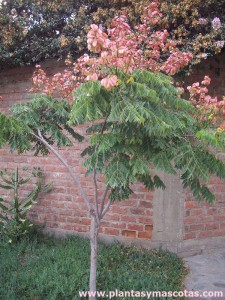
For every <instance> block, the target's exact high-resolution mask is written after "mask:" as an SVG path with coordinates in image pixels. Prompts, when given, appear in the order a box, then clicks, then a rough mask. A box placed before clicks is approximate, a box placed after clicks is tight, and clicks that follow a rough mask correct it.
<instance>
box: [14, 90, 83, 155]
mask: <svg viewBox="0 0 225 300" xmlns="http://www.w3.org/2000/svg"><path fill="white" fill-rule="evenodd" d="M11 113H12V117H13V119H14V120H16V121H17V122H18V123H19V124H20V126H21V127H22V131H23V133H24V134H26V139H27V140H28V141H29V142H30V144H29V145H28V147H27V148H24V146H23V141H22V135H21V134H19V135H18V137H17V139H18V143H17V146H16V147H15V148H17V150H18V151H19V152H20V153H21V152H24V150H29V149H32V150H35V155H37V154H38V153H39V152H40V153H41V154H43V155H47V154H49V150H48V148H47V147H46V146H45V145H44V144H43V143H42V142H40V140H38V139H37V138H36V136H38V132H40V133H41V135H42V136H43V137H44V139H45V140H46V141H47V142H48V144H50V145H53V144H56V145H57V146H58V147H62V146H72V145H73V141H72V140H71V138H74V139H75V140H78V141H82V140H83V137H82V136H81V135H80V134H78V133H76V132H75V131H74V129H73V128H72V127H71V126H68V125H67V122H68V118H69V113H70V106H69V105H68V103H67V102H66V101H59V100H57V99H54V98H52V97H49V96H46V95H36V96H35V97H34V99H33V100H32V101H30V102H28V103H23V104H17V105H15V106H13V107H12V108H11ZM13 136H14V135H13ZM9 143H10V144H11V142H10V141H9Z"/></svg>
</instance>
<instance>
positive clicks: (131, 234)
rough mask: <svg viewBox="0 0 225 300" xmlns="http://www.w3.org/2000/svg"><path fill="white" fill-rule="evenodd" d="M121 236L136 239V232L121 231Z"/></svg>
mask: <svg viewBox="0 0 225 300" xmlns="http://www.w3.org/2000/svg"><path fill="white" fill-rule="evenodd" d="M122 235H123V236H126V237H129V238H136V231H132V230H123V231H122Z"/></svg>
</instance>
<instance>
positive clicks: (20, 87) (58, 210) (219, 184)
mask: <svg viewBox="0 0 225 300" xmlns="http://www.w3.org/2000/svg"><path fill="white" fill-rule="evenodd" d="M224 57H225V55H224V54H220V55H218V56H216V57H215V58H210V59H208V60H205V61H204V62H203V63H202V64H200V65H199V66H198V67H197V68H196V69H195V70H194V72H193V75H192V76H190V77H188V78H186V82H185V83H186V85H188V84H190V83H192V82H195V81H200V80H202V79H203V77H204V75H210V76H211V77H212V85H211V88H210V89H211V93H212V94H213V95H219V96H222V95H223V94H224V92H225V90H224V81H225V65H224ZM42 66H43V68H44V69H45V70H46V72H47V73H48V74H54V73H56V72H59V71H60V70H62V69H63V68H64V65H63V63H62V62H56V61H48V62H45V63H43V64H42ZM33 70H34V69H33V68H32V67H23V68H15V69H11V70H8V71H3V72H0V95H1V96H2V97H3V99H4V101H1V102H0V110H1V111H4V112H6V111H7V110H8V108H9V107H10V106H11V105H13V104H15V103H18V102H23V101H27V100H28V99H29V95H28V92H27V91H28V89H29V88H30V87H31V81H30V78H31V75H32V73H33ZM84 130H85V128H82V127H80V131H81V132H83V131H84ZM82 147H84V145H82V144H77V145H75V146H74V147H73V148H72V147H71V148H69V149H68V150H66V149H60V152H61V153H62V154H63V155H64V157H66V160H67V162H68V164H70V165H71V166H72V167H73V168H74V170H76V171H77V173H78V174H79V176H80V178H81V182H82V184H83V186H84V188H85V191H86V192H87V194H88V195H89V197H92V196H93V185H92V179H91V178H89V177H85V176H84V172H85V170H84V169H83V168H81V167H80V164H81V158H80V152H81V151H82ZM220 155H221V156H222V157H223V156H224V154H220ZM15 166H19V167H23V166H28V167H32V166H39V167H40V168H41V170H42V171H43V172H44V174H45V175H46V181H48V182H53V185H54V189H53V190H52V192H51V193H49V194H45V195H42V196H41V198H40V200H39V202H38V204H37V205H36V206H35V207H34V209H33V210H32V212H31V214H30V216H31V217H32V218H33V220H34V221H35V222H36V223H41V224H43V223H44V224H45V226H46V229H47V230H48V231H52V232H56V233H58V234H63V233H73V232H79V233H86V232H88V231H89V226H90V219H89V218H88V215H87V213H86V207H85V204H84V202H83V200H82V198H81V197H80V195H79V193H78V190H77V188H76V186H74V185H73V184H72V183H71V181H70V178H69V176H68V174H67V172H66V170H65V168H64V167H63V166H60V165H59V163H58V160H57V159H56V158H55V157H53V155H50V156H49V157H33V155H32V153H26V155H21V156H17V155H16V154H15V153H9V151H8V149H0V168H2V167H6V168H10V169H14V168H15ZM171 184H172V183H171ZM100 188H103V187H101V186H100ZM211 188H212V189H213V191H214V192H215V194H216V195H217V197H218V202H217V203H215V204H213V205H209V204H204V203H201V204H198V203H197V202H196V201H195V200H194V198H193V196H192V195H191V194H190V193H189V192H186V191H185V192H184V191H182V192H180V191H179V195H178V197H176V198H177V200H174V201H177V204H176V203H175V206H176V205H177V206H179V207H180V217H179V226H174V224H173V223H174V222H178V221H177V220H178V219H177V220H175V218H170V220H169V222H168V220H167V221H166V222H167V223H166V225H165V224H164V227H163V226H161V225H160V224H159V223H160V222H161V223H163V222H165V214H164V212H162V214H161V215H160V214H159V209H156V208H158V205H159V201H158V200H159V199H158V198H157V197H159V196H158V194H157V193H150V192H147V191H146V190H145V189H144V188H143V186H142V185H139V184H138V185H136V186H135V188H134V190H135V193H134V194H133V195H132V196H131V197H130V199H129V200H126V201H123V202H120V203H117V204H116V205H112V207H111V209H110V211H109V212H108V214H107V215H106V217H105V219H104V221H103V223H102V226H101V228H100V233H101V234H102V236H108V237H111V238H117V239H120V240H123V241H135V242H137V241H138V243H141V244H142V245H145V246H147V247H152V246H160V245H162V246H164V245H166V246H165V247H167V248H169V249H172V250H173V251H175V252H182V251H183V250H182V249H189V248H190V249H191V247H192V248H193V247H195V248H196V249H197V248H198V247H200V248H201V249H203V248H204V247H206V246H207V244H210V241H212V243H211V245H213V243H214V242H213V241H215V239H216V241H217V242H216V243H214V244H216V245H217V244H218V243H219V242H218V241H222V240H223V247H224V245H225V199H224V198H225V197H224V196H225V185H224V181H219V180H218V179H215V178H213V179H212V181H211ZM28 189H29V187H28ZM172 190H175V191H177V193H178V187H177V183H176V184H174V186H172V187H171V191H172ZM163 193H164V194H163V196H162V197H161V198H162V203H161V204H160V205H161V206H160V207H161V210H164V209H165V210H168V211H169V210H173V209H174V207H175V206H173V205H170V204H169V205H168V200H169V197H171V198H172V197H173V196H172V194H171V193H170V192H168V190H166V191H165V192H163ZM170 200H171V199H170ZM160 201H161V200H160ZM153 207H154V209H153ZM157 210H158V211H157ZM168 211H166V212H165V213H166V214H167V213H168V215H170V216H171V215H173V212H168ZM174 215H175V214H174ZM160 218H161V219H160ZM160 228H163V229H160ZM172 228H177V229H176V230H177V234H176V233H175V234H174V233H173V236H177V238H176V242H175V241H173V240H171V236H172V235H170V234H167V233H166V232H167V230H168V231H169V230H170V229H171V230H172ZM173 230H174V229H173ZM162 231H165V234H164V237H162V236H163V235H162V234H161V233H162ZM178 231H179V232H178ZM218 239H219V240H218ZM175 243H176V247H175V248H176V249H175V248H174V245H175ZM219 244H220V243H219ZM168 245H170V246H168ZM198 245H200V246H198ZM184 251H186V250H184ZM187 251H189V250H187ZM189 252H190V251H189Z"/></svg>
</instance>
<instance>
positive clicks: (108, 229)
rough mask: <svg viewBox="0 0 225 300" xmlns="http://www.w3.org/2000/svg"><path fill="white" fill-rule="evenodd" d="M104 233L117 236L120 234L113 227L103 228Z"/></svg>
mask: <svg viewBox="0 0 225 300" xmlns="http://www.w3.org/2000/svg"><path fill="white" fill-rule="evenodd" d="M104 233H105V234H108V235H116V236H118V235H119V234H120V231H119V230H118V229H115V228H105V229H104Z"/></svg>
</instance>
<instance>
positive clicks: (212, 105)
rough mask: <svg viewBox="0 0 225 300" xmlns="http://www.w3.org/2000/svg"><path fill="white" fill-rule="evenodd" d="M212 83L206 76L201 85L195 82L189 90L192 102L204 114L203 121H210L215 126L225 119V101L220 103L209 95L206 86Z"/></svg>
mask: <svg viewBox="0 0 225 300" xmlns="http://www.w3.org/2000/svg"><path fill="white" fill-rule="evenodd" d="M210 82H211V79H210V77H209V76H205V77H204V80H203V81H202V82H201V83H199V82H195V83H193V84H192V86H188V87H187V89H188V91H189V93H190V101H191V102H192V104H193V105H194V106H195V107H196V108H198V109H199V110H200V111H201V112H202V116H203V119H209V120H210V121H211V123H212V124H213V123H214V124H215V123H216V122H217V121H218V120H220V119H221V117H222V119H224V118H225V99H224V100H220V101H219V100H218V98H217V97H214V98H213V97H211V96H210V95H208V89H207V87H206V86H208V85H209V84H210Z"/></svg>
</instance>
